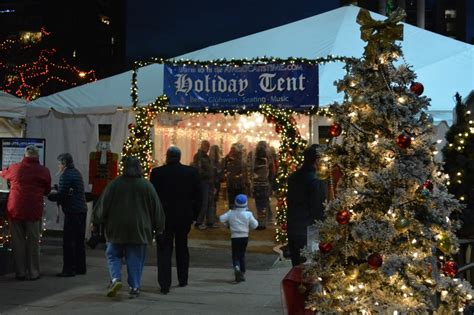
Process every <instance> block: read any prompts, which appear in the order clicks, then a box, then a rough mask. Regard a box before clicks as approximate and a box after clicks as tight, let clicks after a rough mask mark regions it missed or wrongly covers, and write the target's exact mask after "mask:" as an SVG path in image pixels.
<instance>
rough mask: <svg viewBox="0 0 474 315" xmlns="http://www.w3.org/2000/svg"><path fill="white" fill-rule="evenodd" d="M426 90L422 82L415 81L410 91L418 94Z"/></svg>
mask: <svg viewBox="0 0 474 315" xmlns="http://www.w3.org/2000/svg"><path fill="white" fill-rule="evenodd" d="M424 90H425V87H424V86H423V84H421V83H420V82H413V83H412V84H411V86H410V91H412V92H413V93H415V94H416V95H418V96H420V95H421V94H423V91H424Z"/></svg>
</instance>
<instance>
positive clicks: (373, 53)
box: [357, 8, 406, 63]
mask: <svg viewBox="0 0 474 315" xmlns="http://www.w3.org/2000/svg"><path fill="white" fill-rule="evenodd" d="M405 17H406V13H405V11H403V9H401V8H397V9H396V10H395V11H394V12H393V13H392V14H390V17H388V18H387V19H386V20H384V21H377V20H374V19H373V18H372V17H371V16H370V13H369V11H367V10H366V9H361V10H360V11H359V14H357V23H358V24H360V25H361V26H360V32H361V35H360V38H361V39H362V40H363V41H365V42H367V46H365V58H366V60H367V61H369V62H373V63H375V62H376V58H377V56H378V55H380V53H381V51H383V50H387V49H388V48H390V47H391V46H392V45H393V42H394V41H396V40H403V24H398V23H399V22H401V21H402V20H403V19H404V18H405Z"/></svg>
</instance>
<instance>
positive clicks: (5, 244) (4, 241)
mask: <svg viewBox="0 0 474 315" xmlns="http://www.w3.org/2000/svg"><path fill="white" fill-rule="evenodd" d="M10 242H11V235H10V233H9V228H8V220H7V219H6V218H4V217H0V249H4V248H6V249H9V248H10Z"/></svg>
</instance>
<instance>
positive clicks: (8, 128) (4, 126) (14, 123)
mask: <svg viewBox="0 0 474 315" xmlns="http://www.w3.org/2000/svg"><path fill="white" fill-rule="evenodd" d="M22 136H23V125H22V124H21V123H20V120H19V119H18V118H13V119H9V118H0V138H11V137H13V138H21V137H22Z"/></svg>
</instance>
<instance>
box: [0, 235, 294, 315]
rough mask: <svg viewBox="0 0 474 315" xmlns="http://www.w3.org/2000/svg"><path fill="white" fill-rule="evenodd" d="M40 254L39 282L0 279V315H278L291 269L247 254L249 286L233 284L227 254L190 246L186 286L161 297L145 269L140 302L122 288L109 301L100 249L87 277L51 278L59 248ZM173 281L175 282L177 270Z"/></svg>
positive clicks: (150, 270) (286, 264) (149, 267)
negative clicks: (283, 284)
mask: <svg viewBox="0 0 474 315" xmlns="http://www.w3.org/2000/svg"><path fill="white" fill-rule="evenodd" d="M209 242H211V243H210V244H212V241H207V243H209ZM214 245H215V246H211V247H216V246H224V243H221V242H218V244H214ZM191 246H202V244H200V243H199V242H196V244H192V245H191ZM152 252H153V249H151V250H150V253H152ZM43 253H44V254H43V256H42V261H41V266H42V275H43V276H42V278H41V279H39V280H37V281H24V282H19V281H16V280H14V279H13V275H12V274H10V275H7V276H2V277H0V314H88V315H92V314H259V315H263V314H282V313H283V311H282V306H281V299H280V280H281V279H282V278H283V277H284V275H285V274H286V273H287V272H288V270H289V269H290V262H288V261H285V262H280V261H276V262H275V260H276V259H277V256H276V255H267V254H257V253H254V254H252V253H249V254H248V255H249V267H248V268H249V270H248V271H247V274H246V277H247V281H246V282H242V283H239V284H236V283H234V282H233V273H232V270H231V268H230V266H229V267H226V266H223V265H227V264H229V265H230V263H228V262H227V261H229V260H230V256H228V255H229V254H230V251H228V249H219V248H217V249H216V248H213V249H211V250H210V251H209V249H208V248H207V249H206V248H200V247H193V248H191V268H190V273H189V274H190V279H189V285H188V286H187V287H184V288H180V287H178V286H177V285H176V284H177V283H174V284H173V286H172V287H171V291H170V293H169V294H168V295H162V294H160V293H159V287H158V285H157V281H156V267H154V266H153V264H148V265H147V266H145V270H144V274H143V281H142V294H141V295H140V297H139V298H138V299H134V300H130V299H128V288H127V287H126V286H125V285H124V288H122V290H121V292H120V294H119V296H118V297H116V298H113V299H110V298H107V297H105V291H106V286H107V282H108V272H107V268H106V261H105V258H104V256H103V252H102V251H101V250H98V249H96V250H94V251H90V250H88V261H87V264H88V273H87V275H84V276H76V277H74V278H57V277H55V274H56V273H57V272H58V271H59V270H60V268H61V256H60V247H58V245H57V244H54V242H52V243H51V244H50V245H46V246H44V249H43ZM201 256H202V257H201ZM222 256H225V257H222ZM218 258H219V259H218ZM193 261H194V262H196V261H197V262H198V263H197V264H196V263H193ZM199 261H207V263H206V264H199ZM213 261H214V262H215V264H214V266H213V264H212V262H213ZM252 261H255V262H256V263H255V268H253V267H252V263H250V262H252ZM203 266H204V267H203ZM125 269H126V268H124V273H126V271H125ZM123 279H126V276H123ZM173 279H174V282H176V272H175V270H173Z"/></svg>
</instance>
